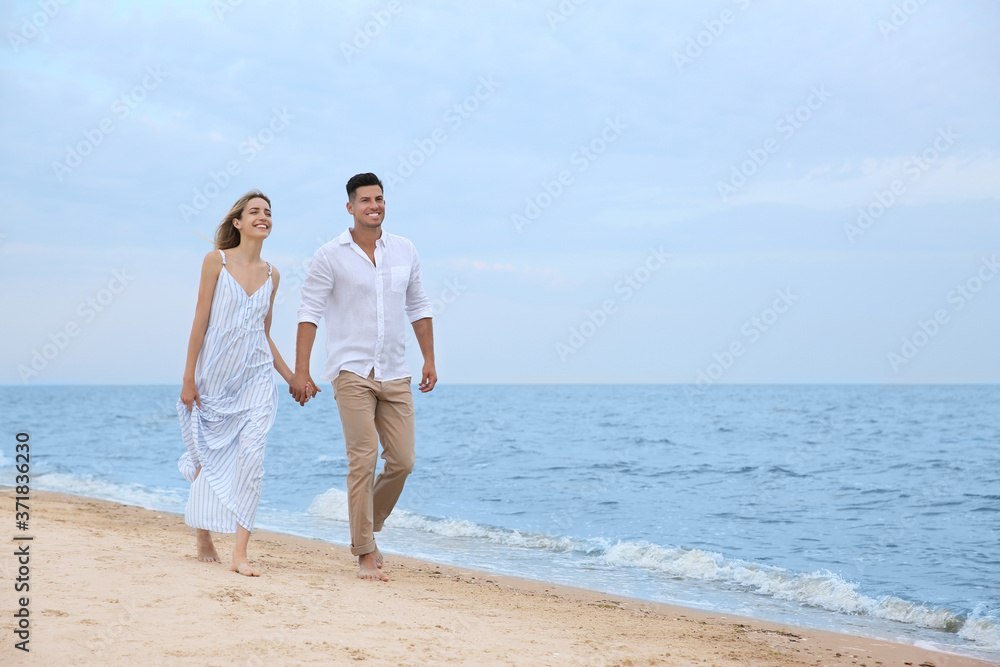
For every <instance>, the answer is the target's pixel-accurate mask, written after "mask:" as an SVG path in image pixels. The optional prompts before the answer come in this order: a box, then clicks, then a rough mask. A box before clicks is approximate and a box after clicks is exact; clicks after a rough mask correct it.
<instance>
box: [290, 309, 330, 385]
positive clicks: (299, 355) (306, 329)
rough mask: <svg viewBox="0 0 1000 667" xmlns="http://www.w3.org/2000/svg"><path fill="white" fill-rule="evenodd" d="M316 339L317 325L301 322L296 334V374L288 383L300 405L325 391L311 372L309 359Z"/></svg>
mask: <svg viewBox="0 0 1000 667" xmlns="http://www.w3.org/2000/svg"><path fill="white" fill-rule="evenodd" d="M315 341H316V325H315V324H313V323H312V322H299V330H298V332H297V333H296V335H295V374H294V375H293V376H292V381H291V382H289V383H288V393H290V394H291V395H292V398H294V399H295V400H296V402H297V403H298V404H299V405H305V404H306V401H308V400H309V399H310V398H312V397H313V396H315V395H316V394H317V393H319V392H321V391H323V390H322V389H320V388H319V387H318V386H317V385H316V383H315V382H313V379H312V376H311V375H310V374H309V359H310V357H312V348H313V343H314V342H315ZM310 385H312V388H314V389H315V390H316V391H315V393H312V392H310V391H309V386H310Z"/></svg>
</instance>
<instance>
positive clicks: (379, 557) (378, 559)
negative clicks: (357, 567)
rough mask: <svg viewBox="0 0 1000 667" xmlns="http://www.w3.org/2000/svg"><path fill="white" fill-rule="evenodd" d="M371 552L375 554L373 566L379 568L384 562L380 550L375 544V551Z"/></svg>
mask: <svg viewBox="0 0 1000 667" xmlns="http://www.w3.org/2000/svg"><path fill="white" fill-rule="evenodd" d="M372 553H373V554H375V567H377V568H378V569H380V570H381V569H382V566H383V565H384V564H385V558H382V552H381V551H379V550H378V545H377V544H376V545H375V551H373V552H372Z"/></svg>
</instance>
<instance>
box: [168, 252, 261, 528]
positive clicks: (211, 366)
mask: <svg viewBox="0 0 1000 667" xmlns="http://www.w3.org/2000/svg"><path fill="white" fill-rule="evenodd" d="M219 253H220V254H222V272H221V273H220V274H219V280H218V282H216V284H215V293H214V295H213V297H212V310H211V314H210V316H209V320H208V329H207V330H206V332H205V340H204V342H203V343H202V346H201V352H200V353H199V354H198V364H197V366H196V367H195V386H196V387H197V388H198V393H199V395H200V396H201V408H200V409H199V408H198V404H197V403H195V404H194V405H193V406H192V409H191V410H190V411H188V409H187V406H186V405H184V404H183V403H182V402H180V401H178V402H177V414H178V415H179V416H180V420H181V437H182V438H183V440H184V444H185V445H186V446H187V452H185V453H184V455H183V456H181V458H180V461H179V462H178V468H180V471H181V474H182V475H184V477H185V479H187V480H188V481H189V482H192V481H193V483H192V484H191V494H190V496H189V497H188V502H187V507H186V508H185V511H184V520H185V521H186V522H187V523H188V525H190V526H194V527H195V528H202V529H205V530H212V531H216V532H220V533H235V532H236V526H237V524H239V525H240V526H243V527H244V528H246V529H247V530H249V531H252V530H253V526H254V518H255V516H256V514H257V503H258V501H259V500H260V489H261V479H262V478H263V476H264V444H265V442H266V439H267V432H268V430H269V429H270V428H271V424H273V423H274V413H275V409H276V408H277V404H278V388H277V385H276V383H275V380H274V372H273V357H272V355H271V348H270V346H269V345H268V343H267V337H266V336H265V335H264V318H265V316H266V315H267V312H268V309H269V308H270V305H271V292H272V290H273V284H272V282H271V265H270V264H268V271H267V275H268V277H267V281H266V282H265V283H264V284H263V285H262V286H261V287H260V289H258V290H257V291H256V292H254V293H253V294H251V295H247V293H246V291H245V290H244V289H243V288H242V287H241V286H240V284H239V283H238V282H236V279H235V278H233V276H232V275H230V273H229V271H227V270H226V254H225V253H224V252H222V251H221V250H220V251H219ZM199 465H200V466H201V473H200V474H199V475H198V477H197V479H195V476H194V475H195V471H196V470H197V467H198V466H199Z"/></svg>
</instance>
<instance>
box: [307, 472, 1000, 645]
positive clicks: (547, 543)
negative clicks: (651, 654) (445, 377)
mask: <svg viewBox="0 0 1000 667" xmlns="http://www.w3.org/2000/svg"><path fill="white" fill-rule="evenodd" d="M309 513H310V514H313V515H314V516H319V517H323V518H326V519H332V520H335V521H343V522H347V521H348V514H347V493H345V492H344V491H342V490H340V489H330V490H329V491H327V492H325V493H323V494H321V495H319V496H317V497H316V498H315V499H314V500H313V502H312V504H311V506H310V507H309ZM386 525H387V526H391V527H393V528H402V529H408V530H416V531H422V532H426V533H433V534H435V535H441V536H443V537H451V538H470V539H481V540H485V541H487V542H490V543H492V544H499V545H503V546H509V547H520V548H525V549H540V550H545V551H550V552H556V553H565V552H576V553H578V554H579V555H580V557H581V558H595V559H597V560H598V561H599V562H600V563H601V564H602V565H604V566H605V567H614V568H623V567H627V568H638V569H643V570H650V571H654V572H659V573H662V574H666V575H667V576H670V577H673V578H677V579H688V580H697V581H705V582H712V583H716V584H720V585H722V586H725V587H728V588H732V589H738V590H742V591H746V592H750V593H755V594H758V595H765V596H768V597H771V598H774V599H776V600H782V601H788V602H795V603H798V604H801V605H805V606H809V607H815V608H819V609H824V610H827V611H832V612H837V613H841V614H847V615H855V616H868V617H872V618H877V619H882V620H889V621H896V622H899V623H905V624H908V625H914V626H919V627H923V628H930V629H933V630H940V631H944V632H948V633H955V634H957V635H958V636H959V637H962V638H963V639H967V640H970V641H972V642H974V643H976V644H977V645H979V646H981V647H983V648H988V649H991V650H997V649H1000V615H998V613H997V611H996V610H994V611H989V610H987V609H986V608H985V607H983V606H982V605H981V606H980V607H977V608H976V610H974V611H973V612H972V613H970V614H969V615H968V616H961V615H959V614H956V613H955V612H953V611H952V610H950V609H946V608H944V607H938V608H933V607H929V606H926V605H923V604H919V603H915V602H910V601H907V600H903V599H901V598H898V597H894V596H891V595H888V596H883V597H881V598H876V597H871V596H869V595H865V594H864V593H861V592H859V591H858V589H857V584H855V583H853V582H850V581H847V580H845V579H843V578H842V577H840V576H839V575H837V574H835V573H833V572H830V571H828V570H823V571H817V572H812V573H802V572H793V571H790V570H786V569H784V568H781V567H777V566H773V565H763V564H760V563H754V562H747V561H743V560H738V559H728V558H726V557H724V556H723V555H722V554H719V553H715V552H710V551H704V550H701V549H683V548H677V547H663V546H660V545H656V544H650V543H647V542H621V541H619V542H616V543H613V544H612V543H610V542H608V541H606V540H593V539H592V540H580V539H574V538H570V537H563V536H554V535H547V534H543V533H531V532H522V531H517V530H511V529H508V528H500V527H497V526H489V525H484V524H479V523H474V522H472V521H467V520H464V519H448V518H436V517H429V516H424V515H420V514H415V513H412V512H406V511H403V510H396V511H395V512H393V514H392V516H391V517H389V519H388V520H387V521H386Z"/></svg>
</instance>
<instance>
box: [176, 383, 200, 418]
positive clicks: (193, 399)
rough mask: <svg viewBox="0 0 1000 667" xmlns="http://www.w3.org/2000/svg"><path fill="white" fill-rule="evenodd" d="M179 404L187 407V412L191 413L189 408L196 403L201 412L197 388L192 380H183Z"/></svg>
mask: <svg viewBox="0 0 1000 667" xmlns="http://www.w3.org/2000/svg"><path fill="white" fill-rule="evenodd" d="M181 403H183V404H184V405H186V406H187V409H188V412H191V406H192V405H193V404H194V403H197V404H198V409H199V410H201V396H200V395H199V394H198V387H196V386H195V384H194V380H184V384H183V386H182V387H181Z"/></svg>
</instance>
